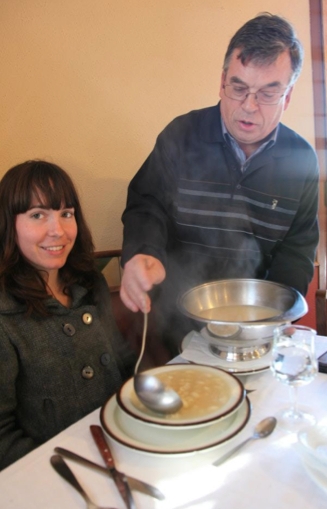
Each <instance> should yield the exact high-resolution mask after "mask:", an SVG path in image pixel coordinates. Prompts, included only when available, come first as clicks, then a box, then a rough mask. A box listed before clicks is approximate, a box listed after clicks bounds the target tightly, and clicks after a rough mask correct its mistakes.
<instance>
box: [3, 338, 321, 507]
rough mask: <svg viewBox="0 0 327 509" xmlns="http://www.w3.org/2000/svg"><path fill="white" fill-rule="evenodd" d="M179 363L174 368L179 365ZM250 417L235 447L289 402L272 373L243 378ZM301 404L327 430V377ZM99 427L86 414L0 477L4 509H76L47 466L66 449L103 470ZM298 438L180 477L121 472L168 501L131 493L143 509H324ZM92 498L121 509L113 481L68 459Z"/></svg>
mask: <svg viewBox="0 0 327 509" xmlns="http://www.w3.org/2000/svg"><path fill="white" fill-rule="evenodd" d="M326 350H327V338H325V337H318V338H317V356H319V355H320V354H321V353H323V352H324V351H326ZM180 360H181V359H180V358H177V359H175V361H180ZM242 381H243V383H244V385H245V387H246V388H247V389H254V392H251V393H250V395H249V398H250V400H251V403H252V414H251V419H250V421H249V423H248V424H247V425H246V427H245V429H244V430H243V431H242V433H241V434H240V435H239V436H238V437H237V440H235V442H234V443H237V442H238V441H241V440H242V439H243V438H245V437H247V436H249V435H250V434H252V430H253V427H254V425H255V424H256V423H257V422H258V421H259V420H260V419H262V418H263V417H266V416H268V415H274V413H276V412H277V410H278V408H280V407H281V406H284V405H285V403H287V402H288V390H287V387H286V386H284V385H283V384H281V383H279V382H278V381H276V380H275V379H274V378H273V376H272V374H271V373H270V371H266V372H264V373H261V374H256V375H251V376H250V375H249V376H246V377H242ZM299 396H300V398H299V399H300V402H306V403H308V404H310V406H311V407H312V408H313V409H314V413H315V415H316V417H317V419H318V420H320V421H321V422H323V423H324V424H326V425H327V410H326V409H327V375H325V374H322V373H319V374H318V376H317V377H316V379H315V380H314V381H313V382H312V383H311V384H309V385H307V386H305V387H302V388H300V390H299ZM98 423H99V410H96V411H94V412H92V413H91V414H89V415H87V416H86V417H84V418H83V419H81V420H80V421H78V422H77V423H75V424H74V425H72V426H70V427H69V428H67V429H66V430H64V431H63V432H62V433H60V434H59V435H57V436H56V437H54V438H53V439H51V440H49V441H48V442H47V443H45V444H44V445H42V446H41V447H39V448H37V449H36V450H34V451H32V452H31V453H29V454H27V455H26V456H25V457H23V458H22V459H21V460H19V461H17V462H16V463H14V464H12V465H11V466H9V467H8V468H6V469H5V470H3V471H2V472H1V473H0V494H1V496H0V509H75V508H76V509H79V508H81V509H82V508H84V507H85V503H84V500H83V499H82V498H81V497H80V495H79V494H78V493H77V492H75V490H74V489H73V488H72V487H71V486H70V485H68V484H67V483H66V482H65V481H64V480H63V479H61V478H60V477H59V476H58V475H57V473H56V472H55V471H54V470H53V469H52V467H51V465H50V462H49V459H50V456H51V455H52V454H53V449H54V447H56V446H61V447H65V448H67V449H71V450H73V451H75V452H78V453H80V454H81V455H83V456H86V457H88V458H89V459H91V460H93V461H96V462H98V463H102V460H101V457H100V454H99V452H98V450H97V448H96V446H95V445H94V443H93V441H92V438H91V434H90V432H89V425H90V424H98ZM295 443H296V436H295V435H292V434H287V433H285V432H284V431H283V430H281V429H279V428H278V427H277V428H276V430H275V432H274V433H273V434H272V435H271V436H269V437H267V438H265V439H262V440H258V441H253V442H252V443H251V444H248V446H246V447H245V448H244V449H242V451H240V452H239V453H238V454H237V455H236V456H234V457H233V458H231V459H230V460H229V461H228V462H226V463H224V464H222V465H220V466H219V467H214V466H212V465H206V466H204V467H202V468H199V469H197V470H193V471H190V472H188V471H187V470H188V468H187V465H185V474H182V475H180V476H179V477H178V478H177V477H175V478H170V477H169V473H167V477H165V478H161V479H159V480H158V479H156V476H155V472H145V471H142V470H141V469H140V468H139V466H138V465H131V464H126V465H120V467H121V469H124V470H125V472H126V473H129V474H130V475H134V476H135V477H138V478H140V479H143V480H145V481H147V482H150V483H155V484H156V486H157V487H158V488H160V489H161V490H162V491H163V493H164V494H165V495H166V499H165V500H164V501H158V500H155V499H152V498H151V497H149V496H146V495H143V494H140V493H137V492H134V498H135V503H136V506H137V508H139V509H240V508H241V509H262V507H265V509H276V508H278V509H289V508H290V507H295V508H296V509H312V508H314V509H325V508H326V506H327V491H324V490H323V489H322V488H320V487H319V486H317V485H316V484H315V483H314V482H313V481H312V479H311V478H310V476H309V475H308V473H307V472H306V470H305V468H304V466H303V464H302V462H301V460H300V457H299V456H298V453H297V451H296V449H295ZM67 461H68V463H69V464H70V466H71V467H72V469H73V471H74V473H75V474H76V476H77V477H78V479H79V480H80V481H81V483H82V484H83V486H84V487H85V489H86V491H88V493H89V495H90V496H91V498H93V499H94V501H95V502H97V503H98V504H99V505H102V506H104V507H114V508H116V509H123V508H124V504H123V502H122V500H121V499H120V497H119V495H118V492H117V490H116V488H115V486H114V483H113V481H112V480H111V479H110V478H109V477H107V476H106V475H105V474H101V473H97V472H94V471H92V470H90V469H88V468H86V467H84V466H81V465H78V464H77V463H74V462H72V461H69V460H67Z"/></svg>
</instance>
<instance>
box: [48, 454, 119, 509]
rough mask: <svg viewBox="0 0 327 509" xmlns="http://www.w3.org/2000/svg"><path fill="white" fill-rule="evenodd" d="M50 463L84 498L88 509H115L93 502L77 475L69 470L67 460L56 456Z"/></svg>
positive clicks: (52, 457)
mask: <svg viewBox="0 0 327 509" xmlns="http://www.w3.org/2000/svg"><path fill="white" fill-rule="evenodd" d="M50 463H51V465H52V466H53V468H54V469H55V471H56V472H57V473H58V474H59V475H61V477H63V478H64V479H65V481H67V482H69V484H71V485H72V486H73V487H74V488H75V489H76V490H77V491H78V493H79V494H80V495H82V497H83V498H84V500H85V502H86V505H87V509H114V507H100V506H98V505H96V504H94V503H93V502H92V500H91V499H90V497H89V496H88V494H87V493H86V492H85V491H84V489H83V488H82V486H81V485H80V483H79V482H78V480H77V479H76V477H75V475H74V474H73V472H72V470H71V469H70V468H69V466H68V465H67V463H66V462H65V460H64V459H63V458H62V457H61V456H60V455H59V454H54V455H53V456H51V458H50Z"/></svg>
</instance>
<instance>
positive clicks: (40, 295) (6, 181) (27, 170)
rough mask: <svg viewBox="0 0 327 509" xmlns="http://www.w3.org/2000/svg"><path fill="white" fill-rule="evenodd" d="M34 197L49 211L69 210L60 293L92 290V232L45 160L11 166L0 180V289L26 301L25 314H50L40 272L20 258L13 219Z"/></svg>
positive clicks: (63, 178) (65, 178) (62, 178)
mask: <svg viewBox="0 0 327 509" xmlns="http://www.w3.org/2000/svg"><path fill="white" fill-rule="evenodd" d="M33 198H37V200H38V202H39V203H41V204H42V205H44V206H45V207H47V208H49V209H54V210H59V209H60V208H62V207H67V208H70V207H74V209H75V218H76V223H77V229H78V231H77V237H76V241H75V244H74V246H73V249H72V250H71V252H70V253H69V256H68V258H67V262H66V264H65V266H64V267H62V268H61V269H60V270H59V273H60V277H61V280H62V281H63V283H64V292H65V293H66V294H69V288H70V287H71V285H73V284H74V283H78V284H81V285H83V286H85V287H86V288H88V289H91V288H93V285H94V282H95V279H96V277H97V274H98V273H97V271H96V269H95V262H94V256H93V252H94V246H93V241H92V236H91V232H90V230H89V228H88V226H87V223H86V221H85V219H84V216H83V212H82V209H81V205H80V200H79V197H78V194H77V191H76V189H75V186H74V184H73V182H72V180H71V178H70V177H69V175H68V174H67V173H66V172H65V171H64V170H63V169H62V168H60V167H59V166H57V165H56V164H53V163H49V162H46V161H39V160H34V161H26V162H24V163H21V164H18V165H17V166H14V167H13V168H11V169H10V170H8V171H7V173H6V174H5V175H4V177H3V178H2V180H1V181H0V239H1V243H0V285H1V288H2V290H3V291H5V292H6V293H9V294H10V295H12V296H13V297H15V298H16V299H17V300H18V301H19V302H22V303H25V304H26V306H27V312H28V313H29V314H30V313H32V312H35V313H36V314H38V315H40V316H46V315H48V314H49V312H48V310H47V307H46V305H45V299H47V298H48V297H49V294H48V292H47V285H46V282H45V281H44V279H43V278H42V277H41V275H40V273H39V271H38V270H37V269H36V268H34V267H33V266H32V265H31V264H30V263H29V262H28V261H27V260H26V259H25V258H24V257H23V256H22V254H21V252H20V250H19V249H18V246H17V242H16V216H17V214H22V213H25V212H26V211H27V210H29V209H30V207H31V204H32V201H33Z"/></svg>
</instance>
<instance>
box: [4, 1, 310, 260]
mask: <svg viewBox="0 0 327 509" xmlns="http://www.w3.org/2000/svg"><path fill="white" fill-rule="evenodd" d="M295 5H296V8H294V7H295ZM262 11H269V12H272V13H274V14H279V15H282V16H285V17H286V18H287V19H289V20H290V21H291V22H292V23H293V24H294V26H295V28H296V30H297V33H298V36H299V37H300V39H301V40H302V42H303V44H304V47H305V51H306V58H305V66H304V70H303V73H302V75H301V77H300V79H299V81H298V83H297V85H296V88H295V91H294V93H293V97H292V103H291V105H290V108H289V109H288V111H287V112H286V113H285V116H284V119H283V120H284V121H285V123H287V124H288V125H289V126H290V127H292V128H294V129H296V130H297V131H298V132H299V133H300V134H301V135H303V136H304V137H306V138H307V139H308V140H309V141H310V142H311V143H312V144H313V141H314V127H313V104H312V85H311V55H310V33H309V1H308V0H297V1H296V2H289V3H286V2H285V1H284V0H283V1H282V0H261V1H260V2H259V1H258V0H247V2H243V0H229V1H228V2H226V1H223V0H165V1H164V2H162V1H159V0H2V1H1V9H0V48H1V51H0V64H1V66H0V68H1V73H0V90H1V94H0V140H1V143H0V177H1V176H2V175H3V174H4V173H5V171H6V170H7V169H8V168H9V167H11V166H13V165H15V164H17V163H19V162H22V161H24V160H26V159H30V158H45V159H47V160H50V161H53V162H56V163H57V164H59V165H61V166H63V167H64V168H65V169H66V170H67V171H68V172H69V173H70V174H71V176H72V177H73V179H74V181H75V182H76V184H77V185H78V189H79V190H80V194H81V197H82V202H83V204H84V208H85V212H86V216H87V218H88V220H89V224H90V226H91V229H92V232H93V235H94V239H95V244H96V248H97V249H98V250H100V249H109V248H115V247H120V245H121V239H122V226H121V222H120V216H121V213H122V211H123V209H124V205H125V199H126V189H127V185H128V182H129V181H130V179H131V178H132V176H133V175H134V174H135V173H136V171H137V170H138V168H139V166H140V165H141V164H142V162H143V160H144V159H145V158H146V157H147V155H148V153H149V152H150V150H151V149H152V147H153V145H154V142H155V138H156V136H157V134H158V133H159V131H160V130H161V129H162V128H163V127H164V126H165V125H166V124H167V123H168V122H169V121H170V120H171V119H172V118H174V117H175V116H176V115H178V114H181V113H184V112H187V111H189V110H191V109H195V108H201V107H205V106H208V105H211V104H215V103H216V102H217V101H218V90H219V80H220V74H221V66H222V60H223V56H224V53H225V50H226V47H227V44H228V41H229V39H230V37H231V36H232V35H233V34H234V32H235V31H236V30H237V29H238V28H239V27H240V26H241V25H242V24H243V23H244V22H245V21H247V20H248V19H250V18H252V17H253V16H255V15H256V14H258V13H259V12H262Z"/></svg>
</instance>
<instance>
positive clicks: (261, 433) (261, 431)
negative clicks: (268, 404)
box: [213, 417, 277, 467]
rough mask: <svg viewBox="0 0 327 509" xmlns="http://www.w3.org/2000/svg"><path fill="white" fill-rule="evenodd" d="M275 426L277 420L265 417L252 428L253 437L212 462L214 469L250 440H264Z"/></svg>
mask: <svg viewBox="0 0 327 509" xmlns="http://www.w3.org/2000/svg"><path fill="white" fill-rule="evenodd" d="M276 424H277V419H276V418H275V417H266V418H265V419H263V420H262V421H260V422H258V424H257V425H256V426H255V428H254V432H253V435H252V436H250V437H249V438H247V439H246V440H244V441H243V442H241V443H240V444H238V445H237V446H236V447H234V448H233V449H231V450H230V451H228V452H227V453H226V454H224V455H223V456H221V457H220V458H218V459H217V460H216V461H214V462H213V465H215V466H216V467H217V466H218V465H220V464H221V463H224V461H226V460H227V459H228V458H230V457H231V456H233V454H234V453H235V452H237V451H238V450H239V449H241V447H243V445H245V444H247V443H248V442H250V440H256V439H258V438H265V437H267V436H269V435H270V434H271V433H272V432H273V431H274V429H275V427H276Z"/></svg>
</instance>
